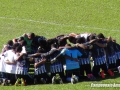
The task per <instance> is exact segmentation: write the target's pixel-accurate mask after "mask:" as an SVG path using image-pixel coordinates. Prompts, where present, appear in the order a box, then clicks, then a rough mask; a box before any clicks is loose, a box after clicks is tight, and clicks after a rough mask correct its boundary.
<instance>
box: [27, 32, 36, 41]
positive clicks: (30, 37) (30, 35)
mask: <svg viewBox="0 0 120 90" xmlns="http://www.w3.org/2000/svg"><path fill="white" fill-rule="evenodd" d="M27 36H28V39H31V40H32V39H33V38H34V37H35V34H34V33H28V34H27Z"/></svg>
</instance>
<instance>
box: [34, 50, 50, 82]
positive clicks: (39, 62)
mask: <svg viewBox="0 0 120 90" xmlns="http://www.w3.org/2000/svg"><path fill="white" fill-rule="evenodd" d="M44 52H45V51H44V50H43V49H39V50H38V53H39V54H36V55H35V56H34V68H35V69H34V84H37V83H43V84H45V83H49V76H48V70H47V67H49V68H50V65H49V66H47V67H46V65H45V63H47V60H46V58H44V57H42V55H41V53H44ZM47 65H48V64H47Z"/></svg>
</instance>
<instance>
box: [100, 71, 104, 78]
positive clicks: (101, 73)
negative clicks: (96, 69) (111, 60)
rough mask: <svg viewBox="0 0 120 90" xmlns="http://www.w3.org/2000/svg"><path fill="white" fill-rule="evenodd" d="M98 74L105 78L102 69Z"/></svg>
mask: <svg viewBox="0 0 120 90" xmlns="http://www.w3.org/2000/svg"><path fill="white" fill-rule="evenodd" d="M100 75H101V77H102V78H105V74H104V70H102V71H101V72H100Z"/></svg>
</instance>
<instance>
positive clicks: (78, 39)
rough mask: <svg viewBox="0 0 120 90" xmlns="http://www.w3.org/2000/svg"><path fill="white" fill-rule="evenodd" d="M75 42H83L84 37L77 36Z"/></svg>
mask: <svg viewBox="0 0 120 90" xmlns="http://www.w3.org/2000/svg"><path fill="white" fill-rule="evenodd" d="M76 43H85V38H84V37H80V38H77V40H76Z"/></svg>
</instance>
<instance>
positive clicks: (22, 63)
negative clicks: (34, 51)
mask: <svg viewBox="0 0 120 90" xmlns="http://www.w3.org/2000/svg"><path fill="white" fill-rule="evenodd" d="M21 51H22V46H21V45H19V46H18V47H17V48H16V83H15V85H17V84H18V79H21V80H22V81H21V83H22V84H23V85H24V86H25V85H26V82H28V81H27V77H28V65H29V61H28V59H27V54H26V53H21Z"/></svg>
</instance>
